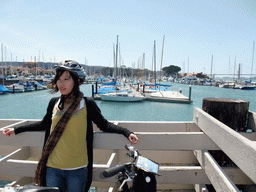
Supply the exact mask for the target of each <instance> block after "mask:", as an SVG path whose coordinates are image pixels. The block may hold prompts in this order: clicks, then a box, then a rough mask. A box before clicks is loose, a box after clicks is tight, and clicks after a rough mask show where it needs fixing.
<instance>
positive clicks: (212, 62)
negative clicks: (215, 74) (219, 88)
mask: <svg viewBox="0 0 256 192" xmlns="http://www.w3.org/2000/svg"><path fill="white" fill-rule="evenodd" d="M212 66H213V55H212V61H211V78H212Z"/></svg>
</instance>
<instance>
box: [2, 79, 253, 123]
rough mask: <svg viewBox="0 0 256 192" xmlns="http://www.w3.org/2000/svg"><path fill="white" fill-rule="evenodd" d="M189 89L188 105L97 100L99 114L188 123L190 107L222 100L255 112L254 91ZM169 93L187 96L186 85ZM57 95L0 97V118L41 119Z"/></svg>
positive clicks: (87, 91) (86, 86) (87, 88)
mask: <svg viewBox="0 0 256 192" xmlns="http://www.w3.org/2000/svg"><path fill="white" fill-rule="evenodd" d="M191 86H192V97H191V98H192V101H193V103H192V104H179V103H163V102H151V101H143V102H135V103H123V102H106V101H100V100H97V101H96V103H97V104H98V106H99V107H100V109H101V111H102V114H103V115H104V117H105V118H106V119H108V120H111V121H114V120H118V121H192V120H193V109H194V107H199V108H202V101H203V98H206V97H225V98H236V99H244V100H248V101H250V104H249V109H250V110H251V111H254V112H255V111H256V102H255V101H256V98H255V93H256V90H240V89H227V88H219V87H212V86H200V85H191ZM168 89H170V90H173V91H179V90H180V89H181V90H182V93H183V94H184V95H185V96H189V85H187V84H179V83H172V86H171V87H170V88H168ZM81 91H82V92H83V93H84V95H85V96H91V95H92V85H91V84H84V85H82V86H81ZM56 96H59V93H55V94H51V93H49V90H42V91H34V92H25V93H15V94H12V93H9V94H5V95H0V109H1V110H0V118H1V119H10V118H13V119H42V118H43V116H44V115H45V113H46V108H47V105H48V102H49V101H50V99H51V98H52V97H56Z"/></svg>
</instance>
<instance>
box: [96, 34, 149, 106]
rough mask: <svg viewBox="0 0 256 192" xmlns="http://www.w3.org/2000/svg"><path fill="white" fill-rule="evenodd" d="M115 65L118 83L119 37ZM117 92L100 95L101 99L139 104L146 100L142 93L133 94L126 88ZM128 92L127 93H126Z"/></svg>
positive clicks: (116, 90)
mask: <svg viewBox="0 0 256 192" xmlns="http://www.w3.org/2000/svg"><path fill="white" fill-rule="evenodd" d="M114 55H115V59H114V63H115V72H114V81H113V82H115V83H116V71H117V63H118V36H117V44H116V54H114ZM114 89H115V91H113V92H108V93H104V94H100V98H101V100H103V101H118V102H137V101H143V99H144V98H145V97H144V96H142V95H141V94H140V93H136V92H133V91H132V90H129V89H128V90H127V89H126V87H125V88H121V87H120V88H117V87H114ZM124 90H126V91H124Z"/></svg>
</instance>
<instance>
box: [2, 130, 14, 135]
mask: <svg viewBox="0 0 256 192" xmlns="http://www.w3.org/2000/svg"><path fill="white" fill-rule="evenodd" d="M13 133H14V128H7V129H5V130H3V134H4V135H5V136H7V137H10V136H11V135H12V134H13Z"/></svg>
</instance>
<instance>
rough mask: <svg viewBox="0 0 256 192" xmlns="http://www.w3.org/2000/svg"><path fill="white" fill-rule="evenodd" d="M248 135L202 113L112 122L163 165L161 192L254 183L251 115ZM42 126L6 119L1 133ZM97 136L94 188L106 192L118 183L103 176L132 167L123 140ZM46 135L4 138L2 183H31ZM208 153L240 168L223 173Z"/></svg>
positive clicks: (1, 141) (1, 142) (1, 123)
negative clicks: (24, 126) (115, 168)
mask: <svg viewBox="0 0 256 192" xmlns="http://www.w3.org/2000/svg"><path fill="white" fill-rule="evenodd" d="M249 116H250V120H249V125H250V128H251V129H252V132H250V133H243V134H242V133H237V132H235V131H233V130H232V129H230V128H229V127H227V126H226V125H224V124H223V123H221V122H219V121H218V120H216V119H214V118H213V117H211V116H210V115H209V114H207V113H205V112H204V111H203V110H201V109H199V108H195V109H194V120H193V121H189V122H169V121H164V122H162V121H161V122H160V121H156V122H151V121H150V122H148V121H145V122H142V121H136V122H130V121H128V122H124V121H121V122H120V121H119V122H114V123H116V124H119V125H121V126H124V127H127V128H128V129H130V130H131V131H134V132H136V133H137V134H138V136H139V142H138V143H137V144H136V145H135V147H136V148H137V149H138V150H139V151H140V152H141V153H142V154H143V155H144V156H146V157H148V158H150V159H152V160H154V161H156V162H159V163H160V164H161V166H160V170H159V171H160V174H161V175H162V176H157V183H158V184H157V188H158V190H159V191H161V190H167V189H172V190H175V189H177V190H181V189H182V190H184V191H197V192H201V191H208V190H207V187H206V185H212V186H213V187H214V188H215V190H216V191H220V192H223V191H239V189H238V188H239V186H240V185H244V186H248V187H250V186H252V185H255V183H256V161H255V159H256V153H255V152H256V143H255V141H256V134H255V123H254V122H255V116H256V115H255V114H254V113H252V112H250V115H249ZM35 121H38V120H20V119H7V120H5V119H2V120H0V130H3V129H4V128H7V127H12V126H14V125H17V124H26V123H31V122H35ZM94 129H95V134H94V172H93V183H92V185H93V186H95V187H97V188H101V189H105V190H106V191H108V189H109V188H110V189H111V187H113V186H114V185H115V184H116V180H115V178H114V177H112V178H108V179H102V178H101V177H100V173H101V172H102V171H103V170H104V169H106V168H108V167H110V166H113V165H116V164H120V163H124V162H128V161H130V160H131V159H130V158H129V157H127V155H126V150H125V149H124V145H125V144H127V143H128V140H127V139H126V138H124V137H123V136H122V135H117V134H109V133H103V132H100V131H99V130H98V129H97V128H96V127H94ZM43 139H44V133H43V132H33V133H28V132H27V133H21V134H19V135H16V136H11V137H5V136H3V134H1V133H0V146H1V148H0V155H1V156H4V157H3V158H2V159H0V180H11V181H15V182H13V185H14V184H21V185H23V184H26V183H31V182H33V177H34V176H35V169H36V166H37V161H38V159H39V158H40V155H41V148H42V144H43ZM208 150H222V151H224V152H225V153H226V154H227V155H228V156H229V157H230V159H232V161H234V162H235V163H236V165H237V166H238V167H221V166H219V165H218V164H217V163H216V161H215V160H214V158H213V157H212V156H211V155H210V153H209V152H208Z"/></svg>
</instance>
